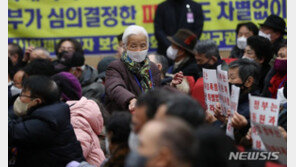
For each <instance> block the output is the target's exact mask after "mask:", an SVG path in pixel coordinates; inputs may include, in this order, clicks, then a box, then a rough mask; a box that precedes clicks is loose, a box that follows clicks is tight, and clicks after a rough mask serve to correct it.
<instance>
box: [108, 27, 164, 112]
mask: <svg viewBox="0 0 296 167" xmlns="http://www.w3.org/2000/svg"><path fill="white" fill-rule="evenodd" d="M122 41H123V48H124V52H123V54H122V56H121V58H120V60H114V61H113V62H111V63H110V65H109V66H108V68H107V70H106V81H105V86H106V106H107V109H108V110H109V111H110V112H112V111H114V110H129V111H130V112H133V111H134V108H135V104H136V101H137V99H136V98H137V97H138V96H139V95H140V94H142V93H143V92H147V91H148V90H150V89H153V88H154V87H157V86H159V85H160V71H159V70H158V68H157V66H156V65H155V64H154V63H153V62H151V61H150V60H149V59H148V57H147V54H148V49H149V36H148V33H147V31H146V30H145V29H144V28H143V27H141V26H137V25H131V26H129V27H127V28H126V29H125V31H124V33H123V37H122Z"/></svg>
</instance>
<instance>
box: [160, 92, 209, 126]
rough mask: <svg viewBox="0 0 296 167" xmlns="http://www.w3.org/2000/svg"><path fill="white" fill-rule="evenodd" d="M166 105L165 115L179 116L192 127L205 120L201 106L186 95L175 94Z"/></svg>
mask: <svg viewBox="0 0 296 167" xmlns="http://www.w3.org/2000/svg"><path fill="white" fill-rule="evenodd" d="M166 105H167V110H166V112H165V115H169V116H176V117H179V118H181V119H183V120H184V121H185V122H187V123H188V124H189V125H191V126H192V127H195V128H196V127H198V126H200V125H201V124H203V123H204V122H205V113H204V110H203V108H202V106H201V105H200V104H199V103H198V102H197V101H196V100H194V99H192V98H191V97H190V96H188V95H185V94H182V95H178V96H175V97H173V98H171V99H170V100H169V101H168V102H167V104H166Z"/></svg>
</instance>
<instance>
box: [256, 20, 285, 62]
mask: <svg viewBox="0 0 296 167" xmlns="http://www.w3.org/2000/svg"><path fill="white" fill-rule="evenodd" d="M284 35H287V31H286V22H285V20H284V19H283V18H281V17H279V16H277V15H270V16H268V17H267V18H266V20H265V21H264V23H263V24H260V30H259V36H262V37H265V38H267V39H268V40H270V42H271V44H272V46H271V48H272V55H273V56H275V55H276V54H277V53H278V51H279V49H280V45H281V43H283V42H284ZM271 64H272V62H271Z"/></svg>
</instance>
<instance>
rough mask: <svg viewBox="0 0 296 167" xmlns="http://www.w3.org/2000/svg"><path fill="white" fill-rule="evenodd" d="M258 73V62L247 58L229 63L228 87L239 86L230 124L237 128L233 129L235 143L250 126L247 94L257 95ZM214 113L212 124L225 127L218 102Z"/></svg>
mask: <svg viewBox="0 0 296 167" xmlns="http://www.w3.org/2000/svg"><path fill="white" fill-rule="evenodd" d="M259 73H260V66H259V64H258V63H256V62H254V61H251V60H248V59H239V60H236V61H233V62H231V63H230V64H229V70H228V82H229V87H231V85H235V86H237V87H239V88H240V95H239V101H238V108H237V112H235V114H234V116H233V118H232V125H233V127H234V128H235V129H236V130H237V131H236V130H235V136H236V142H237V143H239V141H240V139H241V138H242V137H243V136H245V135H246V133H247V132H248V129H249V126H250V121H249V120H250V111H249V98H248V94H249V93H250V94H251V95H256V96H259V90H258V84H259ZM214 113H215V114H214V116H215V118H216V119H217V120H218V121H215V122H214V124H215V125H217V126H218V125H219V126H220V125H224V126H222V127H224V128H225V125H226V123H227V119H228V118H227V116H223V115H222V113H221V107H220V103H217V105H216V106H215V109H214Z"/></svg>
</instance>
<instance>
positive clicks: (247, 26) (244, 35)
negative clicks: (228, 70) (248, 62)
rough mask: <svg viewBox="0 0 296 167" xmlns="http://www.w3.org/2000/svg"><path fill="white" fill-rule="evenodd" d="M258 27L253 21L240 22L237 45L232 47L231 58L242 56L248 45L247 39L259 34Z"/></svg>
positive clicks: (237, 30)
mask: <svg viewBox="0 0 296 167" xmlns="http://www.w3.org/2000/svg"><path fill="white" fill-rule="evenodd" d="M258 31H259V29H258V27H257V26H256V25H255V24H254V23H252V22H247V23H240V24H238V25H237V26H236V31H235V32H236V36H237V39H236V45H235V46H234V47H233V48H232V50H231V53H230V58H241V57H243V55H244V50H245V48H246V46H247V39H248V38H249V37H251V36H253V35H258Z"/></svg>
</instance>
